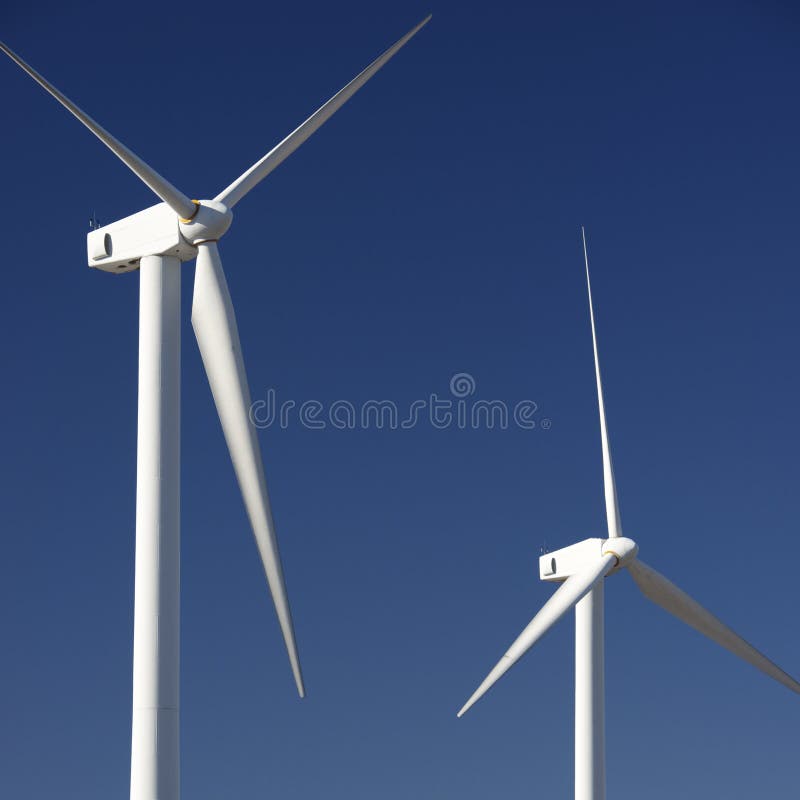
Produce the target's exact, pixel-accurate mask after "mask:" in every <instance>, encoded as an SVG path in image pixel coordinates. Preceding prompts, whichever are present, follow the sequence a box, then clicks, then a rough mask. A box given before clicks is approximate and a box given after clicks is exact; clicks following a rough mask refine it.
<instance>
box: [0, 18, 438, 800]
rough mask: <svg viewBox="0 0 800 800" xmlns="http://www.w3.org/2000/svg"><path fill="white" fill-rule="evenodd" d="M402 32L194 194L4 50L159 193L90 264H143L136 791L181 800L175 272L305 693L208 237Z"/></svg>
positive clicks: (371, 70)
mask: <svg viewBox="0 0 800 800" xmlns="http://www.w3.org/2000/svg"><path fill="white" fill-rule="evenodd" d="M429 19H430V17H428V18H426V19H424V20H423V21H422V22H421V23H420V24H419V25H417V26H416V27H415V28H413V29H412V30H411V31H409V32H408V33H407V34H406V35H405V36H404V37H403V38H402V39H400V40H399V41H398V42H396V43H395V44H394V45H392V46H391V47H390V48H389V49H388V50H387V51H386V52H385V53H383V54H382V55H381V56H379V57H378V58H377V59H376V60H375V61H373V62H372V63H371V64H370V65H369V66H368V67H367V68H366V69H365V70H364V71H363V72H361V73H360V74H359V75H358V76H356V77H355V78H354V79H353V80H352V81H351V82H350V83H348V84H347V86H345V87H344V88H343V89H342V90H341V91H340V92H339V93H338V94H336V95H334V96H333V97H332V98H331V99H330V100H329V101H328V102H327V103H325V105H323V106H322V107H321V108H320V109H318V110H317V111H316V112H315V113H314V114H312V115H311V116H310V117H309V118H308V119H307V120H306V121H305V122H303V123H302V125H300V126H299V127H298V128H296V129H295V130H294V131H293V132H292V133H290V134H289V135H288V136H287V137H286V138H285V139H284V140H283V141H281V142H280V143H279V144H277V145H276V146H275V147H273V148H272V150H270V151H269V152H268V153H267V154H266V155H265V156H264V157H263V158H262V159H261V160H260V161H258V162H256V163H255V164H254V165H253V166H252V167H250V169H248V170H247V172H245V173H244V174H242V175H241V176H239V177H238V178H237V179H236V180H235V181H233V183H231V184H230V186H228V187H227V188H225V189H223V190H222V191H221V192H220V193H219V194H218V195H217V196H216V197H215V198H214V199H213V200H191V199H189V197H187V196H186V195H185V194H183V192H181V191H180V190H178V189H176V188H175V187H174V186H173V185H172V184H171V183H169V182H168V181H167V180H165V179H164V178H162V177H161V175H159V174H158V173H157V172H156V171H155V170H154V169H152V167H150V166H148V165H147V164H145V163H144V161H142V160H141V159H140V158H139V157H138V156H137V155H135V154H134V153H133V152H131V151H130V150H129V149H128V148H127V147H126V146H125V145H124V144H122V143H121V142H120V141H119V140H117V139H116V138H114V137H113V136H112V135H111V134H110V133H108V131H106V130H105V129H104V128H102V127H101V126H100V125H99V124H98V123H97V122H95V121H94V120H93V119H92V118H91V117H90V116H88V115H87V114H85V113H84V112H83V111H81V109H79V108H78V107H77V106H76V105H75V104H74V103H72V102H71V101H70V100H69V99H68V98H66V97H65V96H64V95H63V94H61V92H59V91H58V89H56V88H55V87H54V86H53V85H52V84H50V83H49V82H48V81H47V80H45V79H44V78H43V77H42V76H41V75H39V73H38V72H36V71H35V70H34V69H33V68H32V67H30V66H28V64H26V63H25V62H24V61H23V60H22V59H21V58H19V56H17V55H16V54H15V53H13V52H12V51H11V50H9V49H8V47H6V46H5V45H4V44H2V43H0V49H2V50H3V52H5V53H6V54H7V55H8V56H10V58H11V59H13V60H14V61H15V62H16V63H17V64H18V65H19V66H20V67H22V69H23V70H25V72H27V73H28V75H30V76H31V77H32V78H33V79H34V80H35V81H36V82H37V83H39V84H40V85H41V86H42V87H43V88H44V89H46V90H47V91H48V92H49V93H50V94H51V95H53V97H55V98H56V100H58V101H59V102H60V103H61V104H62V105H63V106H64V107H66V108H67V109H68V110H69V111H71V112H72V114H74V115H75V116H76V117H77V118H78V119H79V120H80V121H81V122H82V123H83V124H84V125H85V126H86V127H87V128H88V129H89V130H90V131H91V132H92V133H94V135H95V136H97V138H98V139H100V141H101V142H103V144H105V145H106V146H107V147H108V148H109V149H110V150H111V151H112V152H113V153H115V154H116V155H117V156H118V157H119V158H120V159H121V160H122V161H123V162H124V163H125V164H126V165H127V166H128V167H129V168H130V169H131V170H132V171H133V172H134V173H135V174H136V175H137V176H138V177H139V178H141V180H142V181H144V183H146V184H147V185H148V186H149V187H150V188H151V189H152V190H153V192H155V194H156V195H158V197H160V198H161V200H162V201H163V202H161V203H159V204H158V205H155V206H152V207H150V208H147V209H145V210H144V211H140V212H139V213H138V214H134V215H132V216H130V217H126V218H125V219H122V220H119V221H117V222H114V223H111V224H110V225H107V226H105V227H103V228H99V229H97V230H93V231H91V232H90V233H89V235H88V237H87V244H88V257H89V266H90V267H96V268H97V269H101V270H105V271H106V272H112V273H123V272H130V271H132V270H136V269H138V270H139V271H140V273H141V277H140V310H139V401H138V402H139V413H138V423H139V431H138V443H137V448H138V449H137V473H136V579H135V608H134V632H133V725H132V743H131V792H130V796H131V798H132V799H133V800H153V798H158V800H178V797H179V791H180V788H179V784H180V766H179V747H178V729H179V724H178V712H179V703H178V697H179V687H178V682H179V680H178V679H179V670H178V665H179V625H180V616H179V610H180V608H179V583H180V499H179V488H180V280H181V263H182V262H185V261H190V260H192V259H195V258H196V259H197V270H196V274H195V282H194V297H193V300H192V327H193V328H194V332H195V335H196V337H197V342H198V345H199V346H200V354H201V356H202V359H203V364H204V366H205V370H206V373H207V375H208V382H209V384H210V385H211V392H212V394H213V396H214V402H215V404H216V407H217V412H218V413H219V418H220V421H221V423H222V429H223V432H224V434H225V441H226V442H227V445H228V449H229V451H230V455H231V460H232V461H233V467H234V470H235V472H236V477H237V480H238V482H239V487H240V489H241V492H242V497H243V499H244V504H245V507H246V509H247V514H248V517H249V519H250V524H251V525H252V528H253V533H254V535H255V540H256V544H257V546H258V551H259V553H260V556H261V560H262V563H263V565H264V571H265V573H266V577H267V581H268V583H269V589H270V592H271V594H272V600H273V602H274V604H275V609H276V611H277V614H278V620H279V622H280V626H281V630H282V632H283V638H284V640H285V642H286V648H287V650H288V652H289V661H290V662H291V667H292V672H293V673H294V679H295V682H296V684H297V690H298V692H299V693H300V696H301V697H302V696H303V695H304V693H305V690H304V687H303V677H302V673H301V671H300V661H299V658H298V655H297V647H296V645H295V638H294V631H293V627H292V617H291V613H290V611H289V603H288V599H287V596H286V588H285V586H284V579H283V572H282V569H281V561H280V556H279V553H278V544H277V541H276V539H275V531H274V525H273V520H272V512H271V511H270V504H269V497H268V495H267V485H266V482H265V479H264V469H263V466H262V461H261V452H260V449H259V444H258V439H257V437H256V433H255V430H254V427H253V425H252V424H251V422H250V419H249V416H248V414H249V409H250V390H249V388H248V385H247V376H246V373H245V368H244V361H243V359H242V352H241V346H240V344H239V334H238V332H237V327H236V317H235V315H234V311H233V305H232V303H231V297H230V294H229V293H228V287H227V284H226V281H225V274H224V272H223V271H222V262H221V261H220V257H219V251H218V249H217V242H218V241H219V239H220V238H221V237H222V235H223V234H224V233H225V232H226V231H227V230H228V227H229V226H230V224H231V220H232V217H233V215H232V211H231V209H232V208H233V207H234V206H235V205H236V204H237V203H238V202H239V201H240V200H241V199H242V198H243V197H244V196H245V195H246V194H247V193H248V192H249V191H250V190H251V189H253V188H254V187H255V186H256V185H257V184H258V183H259V182H260V181H262V180H263V179H264V178H266V176H267V175H269V173H270V172H272V170H274V169H275V168H276V167H277V166H278V165H279V164H281V162H282V161H284V159H286V158H287V157H288V156H290V155H291V154H292V153H293V152H294V151H295V150H296V149H297V148H298V147H299V146H300V145H301V144H302V143H303V142H304V141H305V140H306V139H308V137H309V136H311V134H312V133H314V132H315V131H316V130H317V129H318V128H319V127H320V126H321V125H322V124H323V123H324V122H325V121H326V120H328V119H329V118H330V117H331V116H332V115H333V114H334V113H335V112H336V111H338V110H339V108H341V107H342V105H344V103H346V102H347V100H349V99H350V98H351V97H352V96H353V95H354V94H355V93H356V92H357V91H358V90H359V89H360V88H361V87H362V86H363V85H364V84H365V83H366V82H367V81H368V80H369V79H370V78H371V77H372V76H373V75H374V74H375V73H376V72H377V71H378V70H379V69H380V68H381V67H382V66H383V65H384V64H385V63H386V62H387V61H389V59H390V58H392V56H394V55H395V53H397V51H398V50H400V48H401V47H403V45H404V44H406V42H408V40H409V39H411V37H412V36H414V34H416V33H417V31H419V30H420V28H422V26H423V25H425V24H426V23H427V22H428V20H429Z"/></svg>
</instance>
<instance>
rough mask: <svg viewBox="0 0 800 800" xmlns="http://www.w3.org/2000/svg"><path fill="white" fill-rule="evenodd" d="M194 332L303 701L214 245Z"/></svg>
mask: <svg viewBox="0 0 800 800" xmlns="http://www.w3.org/2000/svg"><path fill="white" fill-rule="evenodd" d="M192 327H193V328H194V333H195V336H196V337H197V343H198V345H199V346H200V355H201V356H202V358H203V365H204V366H205V369H206V374H207V375H208V382H209V384H210V385H211V393H212V394H213V395H214V403H215V404H216V406H217V412H218V413H219V418H220V422H222V430H223V433H224V434H225V441H226V442H227V444H228V450H229V451H230V454H231V460H232V461H233V468H234V471H235V472H236V478H237V480H238V481H239V488H240V489H241V490H242V497H243V499H244V504H245V508H246V509H247V516H248V517H249V518H250V524H251V526H252V528H253V534H254V536H255V539H256V545H257V546H258V552H259V554H260V555H261V561H262V563H263V565H264V572H265V573H266V576H267V581H268V582H269V588H270V592H271V593H272V601H273V603H274V604H275V610H276V612H277V614H278V621H279V622H280V626H281V631H282V632H283V638H284V640H285V642H286V649H287V650H288V651H289V661H290V662H291V665H292V672H293V673H294V679H295V683H296V684H297V691H298V692H299V693H300V697H304V696H305V689H304V687H303V676H302V673H301V670H300V659H299V656H298V654H297V645H296V644H295V638H294V628H293V626H292V615H291V611H290V610H289V601H288V598H287V596H286V586H285V585H284V580H283V570H282V568H281V559H280V554H279V552H278V542H277V540H276V538H275V526H274V523H273V520H272V511H271V509H270V504H269V496H268V494H267V484H266V480H265V478H264V467H263V464H262V461H261V450H260V448H259V446H258V437H257V436H256V431H255V428H254V427H253V424H252V422H251V421H250V416H249V412H250V406H251V402H250V390H249V388H248V385H247V375H246V374H245V369H244V361H243V360H242V349H241V345H240V343H239V332H238V329H237V327H236V317H235V315H234V312H233V305H232V304H231V296H230V294H229V292H228V284H227V282H226V281H225V273H224V272H223V271H222V262H221V261H220V258H219V252H218V250H217V245H216V243H215V242H204V243H202V244H200V245H198V247H197V273H196V275H195V281H194V298H193V300H192Z"/></svg>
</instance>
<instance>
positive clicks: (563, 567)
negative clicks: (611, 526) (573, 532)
mask: <svg viewBox="0 0 800 800" xmlns="http://www.w3.org/2000/svg"><path fill="white" fill-rule="evenodd" d="M603 542H605V539H584V540H583V541H582V542H578V543H577V544H571V545H570V546H569V547H562V548H561V550H556V551H554V552H552V553H545V554H544V555H543V556H540V557H539V578H540V579H541V580H543V581H565V580H566V579H567V578H569V576H570V575H574V574H575V573H576V572H580V571H581V570H582V569H583V568H584V567H586V566H588V565H589V564H592V563H594V562H595V561H597V560H598V559H599V558H600V557H601V556H602V555H603Z"/></svg>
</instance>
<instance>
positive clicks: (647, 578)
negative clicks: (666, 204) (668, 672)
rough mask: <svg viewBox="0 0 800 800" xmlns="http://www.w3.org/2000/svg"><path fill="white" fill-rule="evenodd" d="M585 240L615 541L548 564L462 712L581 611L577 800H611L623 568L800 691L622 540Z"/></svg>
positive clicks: (551, 557)
mask: <svg viewBox="0 0 800 800" xmlns="http://www.w3.org/2000/svg"><path fill="white" fill-rule="evenodd" d="M581 236H582V239H583V257H584V262H585V265H586V285H587V288H588V294H589V317H590V319H591V324H592V345H593V349H594V370H595V379H596V381H597V403H598V406H599V409H600V439H601V442H602V450H603V487H604V490H605V505H606V525H607V528H608V538H607V539H601V538H592V539H584V540H583V541H581V542H578V543H577V544H573V545H570V546H569V547H565V548H562V549H561V550H557V551H555V552H553V553H548V554H546V555H543V556H541V558H540V559H539V577H540V578H541V580H543V581H552V582H556V583H561V586H560V587H559V588H558V590H557V591H556V592H555V593H554V594H553V595H552V596H551V597H550V599H549V600H548V601H547V602H546V603H545V604H544V606H542V608H541V610H540V611H539V613H538V614H536V616H535V617H534V618H533V619H532V620H531V621H530V622H529V623H528V626H527V627H526V628H525V630H523V631H522V633H521V634H520V635H519V636H518V637H517V638H516V639H515V641H514V643H513V644H512V645H511V647H509V648H508V650H506V652H505V654H504V655H503V657H502V658H501V659H500V661H499V662H498V663H497V664H496V665H495V667H494V668H493V669H492V671H491V672H490V673H489V674H488V675H487V677H486V678H485V680H484V681H483V683H481V685H480V686H479V687H478V688H477V690H476V691H475V692H474V694H473V695H472V697H470V698H469V700H468V701H467V702H466V703H465V704H464V706H463V708H462V709H461V710H460V711H459V712H458V716H459V717H461V716H463V714H465V713H466V712H467V711H468V710H469V709H470V708H471V707H472V705H473V704H474V703H475V702H477V701H478V700H479V699H480V698H481V697H482V696H483V695H484V694H485V693H486V692H487V691H488V690H489V689H490V688H491V687H492V686H493V685H494V684H495V682H496V681H497V680H498V679H499V678H500V677H501V676H502V675H503V674H505V673H506V672H507V671H508V670H509V669H511V667H513V666H514V664H516V663H517V661H519V659H520V658H522V656H523V655H525V653H527V652H528V650H530V649H531V647H533V645H534V644H536V642H538V641H539V639H541V638H542V636H544V634H545V633H547V631H548V630H550V628H551V627H552V626H553V625H555V623H556V622H558V620H560V619H561V617H563V616H564V614H566V613H567V611H569V610H570V609H571V608H572V607H573V606H574V607H575V800H604V798H605V794H606V780H605V676H604V657H603V656H604V654H603V648H604V631H603V625H604V615H603V591H604V585H605V579H606V578H607V577H609V576H611V575H613V574H614V573H615V572H618V571H619V570H620V569H621V568H622V567H625V568H627V569H628V571H629V572H630V573H631V576H632V577H633V580H634V581H635V582H636V585H637V586H638V587H639V589H640V590H641V592H642V594H644V596H645V597H647V598H648V599H650V600H652V601H653V602H654V603H655V604H656V605H659V606H661V607H662V608H663V609H664V610H665V611H668V612H669V613H670V614H673V615H674V616H676V617H677V618H678V619H680V620H682V621H683V622H685V623H686V624H687V625H689V626H691V627H692V628H694V629H695V630H698V631H700V633H702V634H703V635H704V636H707V637H708V638H709V639H712V640H713V641H715V642H716V643H717V644H720V645H722V646H723V647H724V648H726V649H727V650H730V652H731V653H733V654H734V655H737V656H739V658H742V659H744V660H745V661H747V662H748V663H750V664H752V665H753V666H754V667H757V668H758V669H760V670H761V671H762V672H764V673H766V674H767V675H769V676H770V677H771V678H774V679H775V680H776V681H778V682H779V683H782V684H783V685H784V686H786V687H787V688H789V689H791V690H792V691H794V692H797V693H800V683H798V682H797V681H796V680H795V679H794V678H792V677H791V676H790V675H787V674H786V673H785V672H784V671H783V670H782V669H780V667H778V666H777V665H776V664H774V663H773V662H772V661H770V660H769V659H768V658H767V657H766V656H764V655H762V654H761V653H759V651H758V650H756V649H755V648H754V647H753V646H752V645H750V644H748V643H747V642H746V641H745V640H744V639H742V637H741V636H739V635H738V634H736V633H734V631H732V630H731V629H730V628H729V627H728V626H727V625H725V624H724V623H722V622H720V620H718V619H717V618H716V617H715V616H714V615H713V614H711V613H710V612H708V611H706V609H705V608H703V607H702V606H701V605H700V604H699V603H698V602H696V601H695V600H693V599H692V598H691V597H689V595H688V594H686V593H685V592H683V591H681V590H680V589H679V588H678V587H677V586H675V584H673V583H672V582H671V581H669V580H667V579H666V578H665V577H664V576H663V575H661V574H659V573H658V572H656V571H655V570H654V569H653V568H652V567H648V566H647V565H646V564H645V563H644V562H643V561H641V560H640V559H638V558H637V554H638V550H639V547H638V545H637V544H636V542H634V541H633V540H632V539H629V538H627V537H625V536H623V535H622V522H621V520H620V513H619V502H618V500H617V487H616V484H615V482H614V469H613V466H612V463H611V449H610V447H609V442H608V428H607V426H606V412H605V403H604V402H603V386H602V383H601V381H600V362H599V359H598V355H597V334H596V333H595V323H594V308H593V306H592V286H591V282H590V280H589V256H588V253H587V250H586V234H585V232H584V230H583V228H581Z"/></svg>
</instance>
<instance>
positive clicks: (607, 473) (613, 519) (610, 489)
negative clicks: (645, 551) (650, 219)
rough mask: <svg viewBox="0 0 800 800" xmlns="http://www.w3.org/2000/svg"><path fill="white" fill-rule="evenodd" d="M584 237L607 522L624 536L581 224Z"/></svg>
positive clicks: (612, 530)
mask: <svg viewBox="0 0 800 800" xmlns="http://www.w3.org/2000/svg"><path fill="white" fill-rule="evenodd" d="M581 237H582V238H583V258H584V261H585V263H586V287H587V289H588V290H589V317H590V319H591V321H592V347H593V349H594V374H595V377H596V379H597V405H598V407H599V409H600V438H601V440H602V444H603V491H604V493H605V498H606V522H607V524H608V535H609V537H610V538H613V537H616V536H622V520H621V519H620V515H619V502H618V501H617V485H616V483H615V481H614V465H613V464H612V463H611V447H610V445H609V443H608V427H607V426H606V406H605V403H604V402H603V384H602V382H601V380H600V358H599V356H598V354H597V334H596V332H595V327H594V306H593V305H592V283H591V281H590V280H589V253H588V251H587V249H586V232H585V231H584V229H583V226H581Z"/></svg>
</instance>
